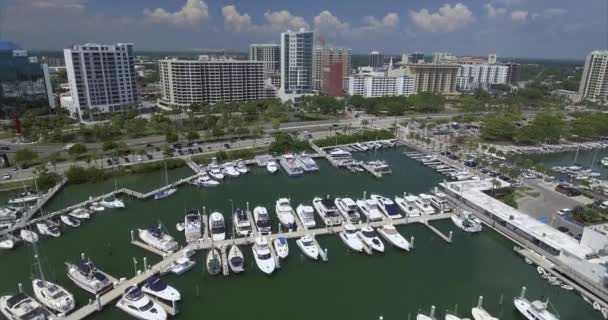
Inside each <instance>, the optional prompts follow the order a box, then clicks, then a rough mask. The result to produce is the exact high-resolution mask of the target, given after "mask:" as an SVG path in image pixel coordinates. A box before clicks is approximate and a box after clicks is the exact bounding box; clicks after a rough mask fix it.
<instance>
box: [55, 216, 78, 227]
mask: <svg viewBox="0 0 608 320" xmlns="http://www.w3.org/2000/svg"><path fill="white" fill-rule="evenodd" d="M59 219H60V220H61V222H63V223H64V224H65V225H68V226H70V227H73V228H78V227H80V220H78V219H76V218H74V217H70V216H67V215H66V216H61V217H59Z"/></svg>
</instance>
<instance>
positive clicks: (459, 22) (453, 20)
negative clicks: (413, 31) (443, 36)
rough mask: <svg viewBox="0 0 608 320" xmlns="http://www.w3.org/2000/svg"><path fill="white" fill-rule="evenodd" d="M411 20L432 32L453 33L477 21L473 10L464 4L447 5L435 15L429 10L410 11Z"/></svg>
mask: <svg viewBox="0 0 608 320" xmlns="http://www.w3.org/2000/svg"><path fill="white" fill-rule="evenodd" d="M410 18H411V19H412V20H413V22H414V24H415V25H416V26H418V27H419V28H421V29H425V30H428V31H431V32H451V31H454V30H456V29H459V28H461V27H464V26H465V25H467V24H469V23H471V22H473V21H474V20H475V17H474V16H473V13H472V12H471V10H469V8H468V7H467V6H465V5H464V4H462V3H457V4H455V5H454V6H452V5H450V4H445V5H443V6H442V7H441V8H439V11H437V12H434V13H431V12H429V10H427V9H422V10H420V11H418V12H416V11H410Z"/></svg>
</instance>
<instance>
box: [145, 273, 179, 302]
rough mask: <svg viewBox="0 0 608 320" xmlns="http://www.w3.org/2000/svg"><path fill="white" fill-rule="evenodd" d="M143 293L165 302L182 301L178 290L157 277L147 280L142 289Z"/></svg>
mask: <svg viewBox="0 0 608 320" xmlns="http://www.w3.org/2000/svg"><path fill="white" fill-rule="evenodd" d="M141 291H143V292H144V293H147V294H149V295H151V296H155V297H157V298H160V299H163V300H165V301H180V300H181V299H182V295H181V294H180V293H179V291H177V289H175V288H173V287H172V286H170V285H168V284H167V283H166V282H164V281H163V280H161V278H160V277H158V276H156V275H154V276H152V277H150V278H148V280H146V283H144V285H143V286H142V287H141Z"/></svg>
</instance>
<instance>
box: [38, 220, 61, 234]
mask: <svg viewBox="0 0 608 320" xmlns="http://www.w3.org/2000/svg"><path fill="white" fill-rule="evenodd" d="M36 228H37V229H38V232H40V234H41V235H43V236H51V237H54V238H59V237H60V236H61V228H59V225H58V224H57V223H56V222H53V221H52V220H44V221H40V222H38V223H36Z"/></svg>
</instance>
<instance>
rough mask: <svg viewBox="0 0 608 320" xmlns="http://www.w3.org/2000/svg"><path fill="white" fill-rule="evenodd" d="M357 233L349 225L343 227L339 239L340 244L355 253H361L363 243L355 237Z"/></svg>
mask: <svg viewBox="0 0 608 320" xmlns="http://www.w3.org/2000/svg"><path fill="white" fill-rule="evenodd" d="M357 233H358V231H357V228H355V226H353V225H352V224H350V223H347V224H345V225H344V231H342V232H340V239H342V242H344V244H345V245H346V246H347V247H349V248H350V249H351V250H353V251H355V252H362V251H363V242H362V241H361V239H360V238H359V236H358V235H357Z"/></svg>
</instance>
